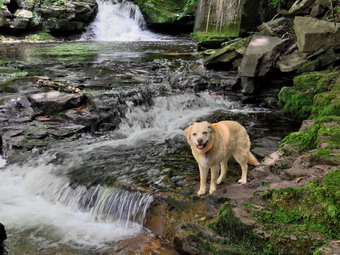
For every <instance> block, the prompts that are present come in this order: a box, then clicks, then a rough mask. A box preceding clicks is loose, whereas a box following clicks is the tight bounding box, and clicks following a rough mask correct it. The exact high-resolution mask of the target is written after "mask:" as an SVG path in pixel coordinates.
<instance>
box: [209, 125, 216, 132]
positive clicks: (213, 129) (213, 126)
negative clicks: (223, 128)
mask: <svg viewBox="0 0 340 255" xmlns="http://www.w3.org/2000/svg"><path fill="white" fill-rule="evenodd" d="M216 126H217V123H212V124H210V125H209V126H208V128H209V129H210V130H211V132H213V133H215V127H216Z"/></svg>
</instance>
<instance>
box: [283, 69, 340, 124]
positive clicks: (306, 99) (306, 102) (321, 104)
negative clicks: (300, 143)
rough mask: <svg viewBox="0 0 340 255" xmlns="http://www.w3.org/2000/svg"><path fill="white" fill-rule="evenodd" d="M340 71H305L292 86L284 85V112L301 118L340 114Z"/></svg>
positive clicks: (296, 78)
mask: <svg viewBox="0 0 340 255" xmlns="http://www.w3.org/2000/svg"><path fill="white" fill-rule="evenodd" d="M339 77H340V71H333V72H332V71H329V70H326V71H322V72H311V73H303V74H301V75H299V76H296V77H295V78H294V80H293V81H294V85H293V86H292V87H283V88H282V89H281V91H280V93H279V101H280V105H281V106H282V112H283V114H285V115H287V116H289V117H292V118H296V119H299V120H304V119H308V118H309V119H313V118H317V117H319V116H328V115H337V116H339V115H340V78H339Z"/></svg>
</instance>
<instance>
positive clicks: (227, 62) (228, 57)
mask: <svg viewBox="0 0 340 255" xmlns="http://www.w3.org/2000/svg"><path fill="white" fill-rule="evenodd" d="M251 38H252V37H251V36H250V37H246V38H243V39H237V40H235V41H232V42H230V43H227V44H225V46H224V47H223V48H221V49H219V50H217V51H216V52H215V53H214V54H212V55H211V56H209V57H208V58H206V59H205V60H204V63H205V66H206V67H207V68H209V69H210V68H212V69H223V70H230V69H236V68H237V67H238V65H239V61H237V60H240V59H241V58H242V56H243V54H244V52H245V51H246V49H247V46H248V44H249V42H250V40H251Z"/></svg>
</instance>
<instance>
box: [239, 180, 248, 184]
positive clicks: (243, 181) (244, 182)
mask: <svg viewBox="0 0 340 255" xmlns="http://www.w3.org/2000/svg"><path fill="white" fill-rule="evenodd" d="M237 183H238V184H246V183H247V180H244V179H239V180H238V182H237Z"/></svg>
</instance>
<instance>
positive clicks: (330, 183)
mask: <svg viewBox="0 0 340 255" xmlns="http://www.w3.org/2000/svg"><path fill="white" fill-rule="evenodd" d="M339 183H340V170H335V171H332V172H329V173H327V174H325V175H324V176H323V178H319V179H316V180H314V181H312V182H310V183H308V184H307V185H306V186H305V187H302V188H284V189H278V190H275V189H274V190H270V191H269V192H266V193H265V194H263V195H262V199H263V201H265V205H261V206H252V208H251V210H252V214H253V216H254V217H256V218H257V219H258V220H259V221H260V222H261V223H263V224H264V226H265V227H266V230H267V231H268V236H269V241H270V243H271V244H272V245H273V246H274V247H277V248H278V249H279V250H280V253H281V254H306V255H307V254H323V253H321V252H320V248H321V247H322V246H324V245H327V244H328V243H329V242H330V241H331V240H339V238H340V233H339V231H338V230H339V224H340V202H339V201H340V186H339Z"/></svg>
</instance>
